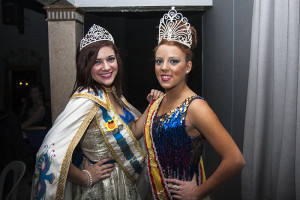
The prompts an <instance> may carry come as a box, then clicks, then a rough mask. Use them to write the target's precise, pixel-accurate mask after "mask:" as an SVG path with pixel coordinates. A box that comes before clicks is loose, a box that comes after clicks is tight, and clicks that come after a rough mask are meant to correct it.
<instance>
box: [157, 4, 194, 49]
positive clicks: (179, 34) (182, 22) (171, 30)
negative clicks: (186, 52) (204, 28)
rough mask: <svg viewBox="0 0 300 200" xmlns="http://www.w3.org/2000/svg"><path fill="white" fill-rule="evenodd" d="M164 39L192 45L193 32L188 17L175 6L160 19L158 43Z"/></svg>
mask: <svg viewBox="0 0 300 200" xmlns="http://www.w3.org/2000/svg"><path fill="white" fill-rule="evenodd" d="M162 39H166V40H168V41H176V42H179V43H181V44H184V45H186V46H188V47H189V48H191V46H192V33H191V29H190V24H189V23H188V19H187V18H186V17H184V16H183V15H182V14H181V13H178V12H177V11H176V10H175V7H174V6H173V7H172V8H171V10H169V12H168V13H165V14H164V15H163V17H162V18H161V19H160V23H159V36H158V43H160V41H161V40H162Z"/></svg>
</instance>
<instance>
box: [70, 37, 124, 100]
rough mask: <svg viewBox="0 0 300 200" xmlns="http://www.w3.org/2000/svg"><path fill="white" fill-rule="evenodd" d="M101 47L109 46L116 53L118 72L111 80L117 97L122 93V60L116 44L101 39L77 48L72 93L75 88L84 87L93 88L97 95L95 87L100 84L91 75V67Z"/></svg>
mask: <svg viewBox="0 0 300 200" xmlns="http://www.w3.org/2000/svg"><path fill="white" fill-rule="evenodd" d="M102 47H111V48H112V49H113V50H114V52H115V55H116V59H117V62H118V73H117V75H116V78H115V80H114V82H113V86H115V88H116V92H117V95H118V97H121V95H122V60H121V56H120V52H119V49H118V48H117V46H116V45H115V44H114V43H112V42H111V41H109V40H103V41H99V42H94V43H92V44H89V45H88V46H86V47H84V48H83V49H81V51H79V47H78V48H77V54H76V70H77V71H76V81H75V84H74V88H73V91H72V94H74V93H75V92H76V91H77V90H79V91H82V90H84V89H86V88H91V89H93V90H94V92H95V93H96V95H98V91H97V89H98V88H100V87H102V86H101V84H99V83H97V82H96V81H95V80H94V79H93V78H92V75H91V69H92V67H93V65H94V64H95V62H96V59H97V55H98V52H99V50H100V49H101V48H102Z"/></svg>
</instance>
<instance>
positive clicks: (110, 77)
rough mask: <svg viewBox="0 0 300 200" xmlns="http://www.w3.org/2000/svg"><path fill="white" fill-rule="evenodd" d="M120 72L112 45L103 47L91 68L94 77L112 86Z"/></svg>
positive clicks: (103, 83) (100, 82) (102, 83)
mask: <svg viewBox="0 0 300 200" xmlns="http://www.w3.org/2000/svg"><path fill="white" fill-rule="evenodd" d="M117 74H118V62H117V59H116V55H115V51H114V50H113V49H112V48H111V47H107V46H104V47H102V48H101V49H100V50H99V52H98V55H97V59H96V62H95V64H94V65H93V67H92V69H91V75H92V78H93V79H94V80H95V81H96V82H97V83H99V84H101V85H103V86H106V87H110V86H111V85H112V83H113V82H114V80H115V78H116V76H117Z"/></svg>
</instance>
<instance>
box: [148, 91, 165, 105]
mask: <svg viewBox="0 0 300 200" xmlns="http://www.w3.org/2000/svg"><path fill="white" fill-rule="evenodd" d="M162 95H164V93H163V92H162V91H159V90H155V89H152V90H151V91H150V93H149V94H148V95H147V101H148V102H149V103H151V102H152V101H153V100H156V99H158V98H159V97H160V96H162Z"/></svg>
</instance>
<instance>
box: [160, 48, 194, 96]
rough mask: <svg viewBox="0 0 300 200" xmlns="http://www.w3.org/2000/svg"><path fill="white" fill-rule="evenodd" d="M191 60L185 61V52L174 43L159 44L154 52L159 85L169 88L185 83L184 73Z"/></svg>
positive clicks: (188, 67)
mask: <svg viewBox="0 0 300 200" xmlns="http://www.w3.org/2000/svg"><path fill="white" fill-rule="evenodd" d="M191 67H192V62H191V61H188V62H187V61H186V55H185V53H184V52H183V51H182V50H181V49H180V48H178V47H177V46H174V45H160V46H159V47H158V48H157V50H156V53H155V74H156V78H157V80H158V82H159V83H160V85H161V86H162V87H163V88H164V89H165V90H169V89H172V88H176V87H181V86H185V85H186V82H185V81H186V74H187V73H189V72H190V71H191Z"/></svg>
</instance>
